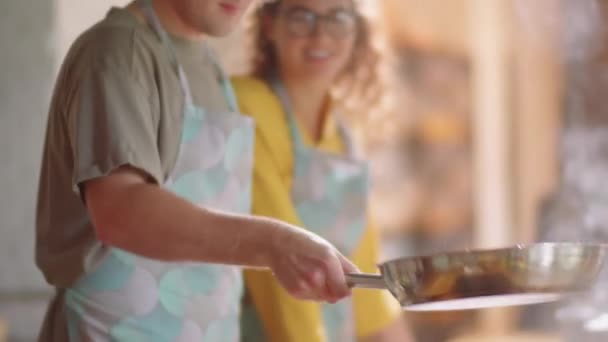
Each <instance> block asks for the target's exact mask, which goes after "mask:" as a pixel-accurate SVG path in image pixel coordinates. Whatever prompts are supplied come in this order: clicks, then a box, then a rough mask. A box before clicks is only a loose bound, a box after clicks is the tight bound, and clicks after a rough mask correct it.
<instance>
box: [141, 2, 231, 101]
mask: <svg viewBox="0 0 608 342" xmlns="http://www.w3.org/2000/svg"><path fill="white" fill-rule="evenodd" d="M139 6H140V8H141V10H142V12H143V14H144V16H145V18H146V22H147V23H148V25H150V27H151V28H152V29H153V30H154V32H155V33H156V34H157V35H158V37H159V38H160V41H161V42H162V44H163V45H164V46H165V49H166V50H167V51H168V53H169V59H170V62H171V66H172V67H173V69H174V70H175V72H176V74H177V76H178V77H179V83H180V86H181V88H182V92H183V93H184V97H185V101H186V104H187V105H192V104H193V101H192V92H191V90H190V84H189V83H188V78H187V77H186V73H185V71H184V68H183V67H182V65H181V64H180V63H179V61H178V59H177V54H176V53H175V49H174V47H173V44H172V43H171V39H170V38H169V34H168V33H167V31H166V30H165V29H164V28H163V26H162V24H161V22H160V19H159V18H158V15H157V14H156V11H155V10H154V7H153V6H152V1H151V0H140V1H139ZM202 45H203V48H204V49H205V53H207V55H208V56H209V58H210V59H211V63H212V64H213V67H214V69H215V70H216V72H217V74H218V78H219V82H220V84H221V85H222V91H223V93H224V97H225V99H226V101H227V102H228V106H229V108H230V110H231V111H234V112H238V104H237V100H236V95H235V93H234V89H233V88H232V85H231V84H230V80H229V79H228V76H227V75H226V73H225V72H224V70H223V69H222V68H221V67H220V65H219V62H218V60H217V58H216V56H215V55H214V54H213V53H212V52H211V49H209V47H208V45H207V44H202Z"/></svg>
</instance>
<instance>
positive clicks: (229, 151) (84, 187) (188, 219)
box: [36, 0, 357, 341]
mask: <svg viewBox="0 0 608 342" xmlns="http://www.w3.org/2000/svg"><path fill="white" fill-rule="evenodd" d="M250 2H251V0H154V1H152V0H149V1H137V2H134V3H131V4H130V5H128V6H127V7H125V8H114V9H112V10H111V11H110V12H109V13H108V15H107V16H106V17H105V18H104V19H103V20H102V21H101V22H99V23H97V24H96V25H94V26H93V27H92V28H90V29H89V30H88V31H86V32H85V33H84V34H82V35H81V36H80V37H79V39H78V40H77V41H76V42H75V43H74V44H73V46H72V47H71V49H70V51H69V53H68V55H67V57H66V59H65V61H64V64H63V67H62V70H61V72H60V75H59V78H58V80H57V84H56V88H55V92H54V96H53V99H52V103H51V108H50V112H49V119H48V127H47V135H46V142H45V148H44V156H43V162H42V170H41V175H40V189H39V196H38V208H37V240H36V260H37V264H38V266H39V267H40V269H41V270H42V272H43V274H44V276H45V277H46V279H47V281H48V282H49V283H50V284H51V285H53V286H54V287H55V288H56V290H57V291H56V296H55V297H54V299H53V301H52V303H51V304H50V306H49V309H48V312H47V316H46V319H45V322H44V325H43V328H42V332H41V335H40V340H41V341H109V340H112V341H201V340H202V341H237V340H238V330H239V329H238V319H239V317H238V316H239V302H240V296H241V287H242V281H241V272H240V269H239V268H238V267H236V266H246V267H267V268H270V269H271V270H272V271H273V273H274V274H275V275H276V277H277V279H278V280H279V281H280V282H281V284H282V285H283V286H284V287H285V289H286V290H287V291H288V292H289V293H290V294H292V295H294V296H296V297H297V298H301V299H314V300H320V301H328V302H335V301H337V300H339V299H341V298H343V297H345V296H347V295H349V292H350V291H349V288H348V286H347V284H346V281H345V276H344V274H345V273H349V272H356V271H357V270H356V268H355V267H354V266H353V265H352V264H351V263H350V262H349V261H348V260H347V259H346V258H344V257H343V256H342V255H340V254H339V253H338V252H337V251H336V249H335V248H334V247H332V246H331V245H330V244H329V243H327V242H326V241H325V240H323V239H321V238H319V237H318V236H316V235H313V234H311V233H307V232H305V231H304V230H301V229H299V228H297V227H293V226H290V225H288V224H286V223H282V222H278V221H276V220H271V219H268V218H262V217H253V216H249V215H247V213H248V210H249V203H250V193H251V189H250V186H251V173H252V172H251V167H252V165H251V164H252V157H253V156H252V153H253V152H252V151H253V123H252V122H251V121H250V119H248V118H246V117H245V116H242V115H240V114H239V113H238V112H237V108H236V104H235V100H234V94H233V93H232V91H231V87H230V86H229V83H228V82H227V80H226V77H225V75H224V74H223V72H222V71H221V69H220V68H219V67H218V66H217V63H216V61H215V60H214V58H213V55H212V54H210V53H209V51H208V50H207V49H206V48H204V40H205V36H207V35H212V36H222V35H225V34H227V33H229V32H230V31H231V30H232V29H233V28H234V27H235V26H236V24H237V23H238V21H239V20H240V18H241V16H242V14H243V12H244V11H245V10H246V8H247V7H248V6H249V5H250Z"/></svg>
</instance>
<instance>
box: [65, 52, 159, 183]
mask: <svg viewBox="0 0 608 342" xmlns="http://www.w3.org/2000/svg"><path fill="white" fill-rule="evenodd" d="M77 83H78V84H77V85H76V89H77V90H76V92H75V98H74V101H73V107H72V108H70V111H69V115H70V116H69V122H70V125H69V126H70V130H71V132H70V133H71V134H70V135H71V136H72V151H73V162H74V171H73V172H74V174H73V185H74V187H75V190H78V187H79V186H80V185H81V184H82V183H83V182H85V181H87V180H90V179H93V178H97V177H100V176H104V175H107V174H108V173H110V172H111V171H112V170H114V169H116V168H118V167H121V166H126V165H129V166H132V167H135V168H137V169H139V170H141V171H143V172H144V173H145V174H147V175H148V176H149V177H150V178H151V179H152V180H153V181H154V182H156V183H157V184H161V183H162V179H163V178H162V175H163V173H162V167H161V162H160V153H159V149H158V144H157V137H158V133H157V132H158V115H157V114H156V112H154V111H153V108H152V107H153V104H152V103H151V96H150V95H149V94H148V93H149V92H146V91H145V90H144V87H143V86H142V85H141V83H140V82H138V81H136V79H135V78H134V77H133V75H132V74H131V73H130V71H129V68H128V66H124V67H123V66H122V65H121V64H120V63H113V64H112V63H105V64H103V65H92V66H90V67H87V68H86V71H85V72H84V73H83V74H82V75H81V76H80V79H79V81H78V82H77Z"/></svg>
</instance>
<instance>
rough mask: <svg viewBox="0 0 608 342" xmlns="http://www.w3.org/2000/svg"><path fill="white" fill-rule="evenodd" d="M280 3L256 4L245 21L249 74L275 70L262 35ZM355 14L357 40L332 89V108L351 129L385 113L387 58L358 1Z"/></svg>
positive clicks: (269, 47)
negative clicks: (265, 20) (347, 63)
mask: <svg viewBox="0 0 608 342" xmlns="http://www.w3.org/2000/svg"><path fill="white" fill-rule="evenodd" d="M282 1H283V0H270V1H268V0H267V1H262V2H260V3H259V4H258V5H257V7H256V8H254V10H253V13H252V14H251V15H250V16H249V20H248V21H247V29H246V32H247V33H246V34H247V38H248V44H249V48H250V49H249V51H250V55H249V57H250V59H249V62H250V65H249V70H250V73H251V74H252V75H254V76H256V77H261V78H263V77H265V76H267V75H268V73H269V72H271V71H272V69H273V68H275V67H276V63H277V61H276V59H275V58H276V57H275V54H274V51H273V46H272V43H271V42H270V41H269V40H268V39H267V37H266V36H265V34H264V32H263V27H262V23H263V19H264V18H265V16H267V15H270V16H274V15H276V14H277V12H278V10H279V6H280V5H281V2H282ZM353 1H354V5H355V9H356V13H357V18H358V20H357V22H358V30H357V38H356V40H355V47H354V51H353V54H352V59H351V62H350V63H349V65H348V66H347V68H346V70H344V72H343V74H342V75H341V77H340V78H339V79H338V80H337V82H336V83H335V86H334V87H333V89H332V99H333V100H334V101H333V103H334V105H335V106H337V107H338V110H339V112H340V114H341V116H343V117H344V118H345V119H346V120H347V121H349V123H350V124H351V125H355V126H359V125H363V126H365V125H366V122H368V121H369V120H370V119H372V116H376V115H378V114H380V113H381V112H383V111H384V109H386V108H385V107H386V102H387V101H386V100H387V95H388V93H387V92H386V91H385V89H386V88H387V87H386V85H387V84H386V77H385V76H386V72H387V71H388V69H386V68H385V67H386V65H387V64H388V63H384V62H385V61H386V59H387V58H388V57H389V56H390V54H388V53H387V52H388V49H387V46H386V44H384V45H383V43H384V40H383V39H382V38H383V37H382V35H380V34H379V33H380V32H379V31H380V30H379V28H380V27H379V25H377V23H375V24H374V25H372V19H371V18H370V17H369V15H367V14H366V13H365V11H363V10H362V8H361V4H360V0H353Z"/></svg>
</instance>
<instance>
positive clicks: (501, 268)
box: [347, 242, 606, 311]
mask: <svg viewBox="0 0 608 342" xmlns="http://www.w3.org/2000/svg"><path fill="white" fill-rule="evenodd" d="M605 254H606V245H603V244H588V243H578V242H555V243H553V242H545V243H536V244H530V245H517V246H514V247H510V248H501V249H487V250H466V251H461V252H449V253H441V254H434V255H430V256H422V257H408V258H400V259H395V260H390V261H387V262H384V263H381V264H379V265H378V267H379V269H380V274H366V273H362V274H355V273H351V274H348V275H347V281H348V283H349V285H350V286H352V287H358V288H372V289H387V290H389V291H390V292H391V293H392V295H393V296H394V297H395V298H396V299H397V300H398V301H399V302H400V303H401V306H402V307H403V308H404V309H405V310H408V311H449V310H467V309H481V308H489V307H500V306H511V305H526V304H535V303H544V302H552V301H556V300H559V299H561V298H562V297H564V296H567V295H573V294H577V293H582V292H585V291H587V290H589V289H590V288H591V287H592V286H593V285H594V283H595V282H596V280H597V277H598V274H599V273H600V271H601V269H602V266H603V264H604V257H605Z"/></svg>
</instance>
